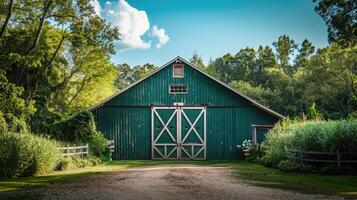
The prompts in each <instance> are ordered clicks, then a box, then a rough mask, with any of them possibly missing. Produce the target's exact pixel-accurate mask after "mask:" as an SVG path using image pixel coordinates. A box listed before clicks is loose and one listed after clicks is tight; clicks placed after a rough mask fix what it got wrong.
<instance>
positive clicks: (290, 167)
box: [277, 160, 301, 172]
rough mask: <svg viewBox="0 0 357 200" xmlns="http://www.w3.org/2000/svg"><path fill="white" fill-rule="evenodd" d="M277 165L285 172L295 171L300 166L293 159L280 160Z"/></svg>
mask: <svg viewBox="0 0 357 200" xmlns="http://www.w3.org/2000/svg"><path fill="white" fill-rule="evenodd" d="M277 167H278V168H279V169H280V170H281V171H285V172H295V171H298V170H299V169H300V168H301V165H300V164H298V163H296V162H295V161H293V160H282V161H280V163H279V164H278V165H277Z"/></svg>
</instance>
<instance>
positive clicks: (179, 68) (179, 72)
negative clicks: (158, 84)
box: [173, 64, 184, 78]
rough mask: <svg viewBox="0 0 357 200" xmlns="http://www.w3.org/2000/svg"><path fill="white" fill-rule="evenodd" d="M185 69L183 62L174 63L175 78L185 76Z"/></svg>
mask: <svg viewBox="0 0 357 200" xmlns="http://www.w3.org/2000/svg"><path fill="white" fill-rule="evenodd" d="M183 75H184V69H183V64H174V65H173V77H174V78H183Z"/></svg>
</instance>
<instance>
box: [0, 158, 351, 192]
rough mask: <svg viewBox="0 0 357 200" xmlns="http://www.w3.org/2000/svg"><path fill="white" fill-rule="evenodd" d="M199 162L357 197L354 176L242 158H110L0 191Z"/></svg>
mask: <svg viewBox="0 0 357 200" xmlns="http://www.w3.org/2000/svg"><path fill="white" fill-rule="evenodd" d="M158 165H160V166H177V165H181V166H182V165H201V166H217V167H230V168H232V169H233V175H234V176H236V177H238V178H239V179H241V180H243V181H245V182H246V183H249V184H253V185H257V186H262V187H273V188H281V189H288V190H296V191H301V192H304V193H321V194H331V195H342V196H347V197H353V198H357V176H322V175H316V174H297V173H285V172H281V171H279V170H276V169H271V168H266V167H263V166H261V165H258V164H253V163H248V162H245V161H228V162H227V161H194V162H190V161H187V162H186V161H113V162H106V163H104V164H102V165H99V166H95V167H88V168H81V169H76V170H67V171H61V172H52V173H50V174H48V175H45V176H35V177H29V178H16V179H6V180H0V192H5V191H10V190H17V189H23V188H30V187H38V186H50V185H53V184H62V183H66V182H71V181H78V180H79V181H80V180H81V178H83V177H87V176H90V175H104V174H108V173H110V172H112V171H118V170H122V169H126V168H132V167H144V166H158Z"/></svg>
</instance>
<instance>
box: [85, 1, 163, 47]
mask: <svg viewBox="0 0 357 200" xmlns="http://www.w3.org/2000/svg"><path fill="white" fill-rule="evenodd" d="M91 4H92V6H93V7H94V10H95V12H96V14H97V15H99V16H101V17H103V18H104V19H105V20H107V21H108V22H110V23H111V24H112V25H113V26H117V27H118V28H119V32H120V38H121V40H120V41H119V42H118V43H119V48H121V49H122V50H125V49H148V48H150V47H151V43H152V42H151V40H149V39H147V38H146V39H144V37H145V36H149V37H152V38H157V39H158V43H157V44H156V47H157V48H161V47H162V46H163V45H165V44H166V43H167V42H168V41H169V40H170V38H169V37H168V36H167V34H166V32H165V30H164V29H163V28H158V27H157V26H153V27H152V28H151V29H150V21H149V18H148V16H147V14H146V12H145V11H143V10H138V9H137V8H134V7H132V6H131V5H130V4H129V3H128V2H127V1H126V0H119V1H107V2H106V3H104V5H103V7H100V4H99V2H98V0H91ZM150 30H151V31H150Z"/></svg>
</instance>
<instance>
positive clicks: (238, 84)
mask: <svg viewBox="0 0 357 200" xmlns="http://www.w3.org/2000/svg"><path fill="white" fill-rule="evenodd" d="M229 85H231V86H232V87H233V88H235V89H237V90H238V91H240V92H242V93H243V94H245V95H247V96H249V97H251V98H253V99H255V100H256V101H258V102H259V103H261V104H263V105H266V106H268V107H270V108H272V109H278V108H279V107H280V105H281V102H282V99H281V97H280V94H279V93H278V92H277V91H272V90H270V89H265V88H263V87H261V86H256V87H254V86H252V85H251V84H249V83H248V82H244V81H232V82H231V83H230V84H229Z"/></svg>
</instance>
